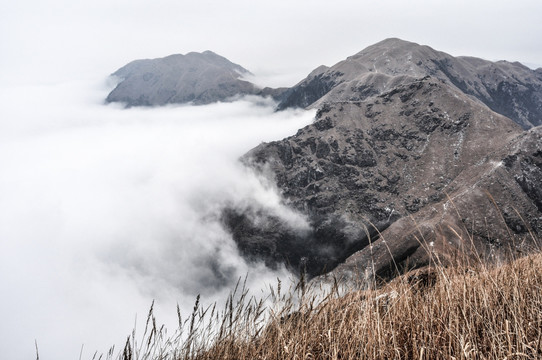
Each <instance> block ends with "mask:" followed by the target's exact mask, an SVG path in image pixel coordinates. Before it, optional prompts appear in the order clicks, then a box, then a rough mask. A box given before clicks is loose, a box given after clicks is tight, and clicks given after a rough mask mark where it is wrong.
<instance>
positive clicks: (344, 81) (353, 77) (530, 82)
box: [279, 39, 542, 129]
mask: <svg viewBox="0 0 542 360" xmlns="http://www.w3.org/2000/svg"><path fill="white" fill-rule="evenodd" d="M541 70H542V69H538V70H536V71H535V70H531V69H529V68H527V67H525V66H523V65H522V64H520V63H517V62H515V63H510V62H506V61H498V62H491V61H487V60H482V59H478V58H474V57H453V56H451V55H448V54H446V53H444V52H440V51H436V50H434V49H432V48H430V47H428V46H420V45H418V44H415V43H412V42H407V41H403V40H400V39H387V40H384V41H382V42H379V43H377V44H375V45H372V46H369V47H368V48H366V49H364V50H362V51H361V52H359V53H357V54H355V55H353V56H350V57H349V58H347V59H346V60H344V61H341V62H339V63H337V64H335V65H334V66H332V67H330V68H325V67H321V68H318V69H317V71H314V72H313V73H311V74H310V75H309V76H308V77H307V78H306V79H304V80H302V81H301V82H300V83H298V84H297V85H296V86H294V87H292V88H291V89H289V90H288V91H287V92H286V93H285V94H284V96H283V99H282V101H281V103H280V104H279V109H284V108H287V107H292V106H297V107H302V108H305V107H319V106H320V105H321V104H323V103H325V102H335V101H360V100H363V99H366V98H368V97H370V96H374V95H377V94H381V93H383V92H386V91H389V90H390V89H392V88H394V87H395V86H397V85H399V84H404V83H408V82H409V81H410V78H412V77H415V78H420V77H424V76H427V75H429V76H432V77H435V78H437V79H440V80H442V81H444V82H445V83H447V84H449V85H451V86H453V87H455V88H457V89H458V90H460V91H462V92H463V93H465V94H467V95H470V96H472V97H474V98H476V99H478V100H479V101H481V102H483V103H484V104H486V105H487V106H488V107H489V108H491V109H492V110H493V111H495V112H498V113H500V114H502V115H505V116H507V117H509V118H511V119H512V120H514V121H515V122H517V123H518V124H519V125H521V126H522V127H523V128H524V129H528V128H530V127H533V126H537V125H540V124H542V76H541Z"/></svg>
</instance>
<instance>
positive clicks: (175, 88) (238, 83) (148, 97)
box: [106, 50, 260, 107]
mask: <svg viewBox="0 0 542 360" xmlns="http://www.w3.org/2000/svg"><path fill="white" fill-rule="evenodd" d="M244 74H250V71H248V70H247V69H245V68H243V67H242V66H240V65H238V64H235V63H233V62H231V61H229V60H228V59H226V58H225V57H223V56H220V55H218V54H216V53H214V52H212V51H210V50H206V51H204V52H202V53H198V52H189V53H187V54H186V55H181V54H176V55H170V56H166V57H164V58H158V59H152V60H136V61H132V62H131V63H129V64H127V65H125V66H123V67H122V68H120V69H119V70H117V71H116V72H114V73H113V75H114V76H117V77H119V78H120V79H121V82H120V83H119V84H118V85H117V87H116V88H115V89H114V90H113V91H111V93H110V94H109V95H108V96H107V99H106V101H107V102H122V103H125V104H126V106H128V107H129V106H155V105H165V104H173V103H193V104H198V105H199V104H208V103H212V102H217V101H227V100H228V99H230V98H232V97H235V96H241V95H252V94H257V93H259V91H260V90H259V89H258V88H257V87H256V86H255V85H254V84H252V83H249V82H248V81H244V80H242V79H241V77H242V75H244Z"/></svg>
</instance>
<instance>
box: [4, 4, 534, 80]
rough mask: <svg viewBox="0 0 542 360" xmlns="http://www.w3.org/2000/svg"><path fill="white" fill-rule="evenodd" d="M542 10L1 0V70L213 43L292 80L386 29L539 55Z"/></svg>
mask: <svg viewBox="0 0 542 360" xmlns="http://www.w3.org/2000/svg"><path fill="white" fill-rule="evenodd" d="M540 14H542V3H541V2H540V1H538V0H517V1H503V0H477V1H470V0H456V1H449V0H447V1H445V0H413V1H402V0H383V1H351V0H337V1H333V2H330V1H323V0H298V1H291V0H274V1H261V0H251V1H249V0H230V1H211V0H200V1H186V0H173V1H172V0H153V1H149V0H95V1H86V2H82V1H69V0H21V1H9V0H2V2H1V5H0V36H1V38H0V54H2V56H1V57H0V66H1V67H2V72H1V74H0V77H1V78H0V79H1V80H4V81H6V80H10V81H14V80H17V81H21V80H23V79H26V80H28V79H29V80H28V81H57V80H59V79H72V80H73V77H75V76H85V75H86V76H99V75H105V74H108V73H110V72H112V71H114V70H116V69H117V68H118V67H120V66H122V65H124V64H125V63H126V62H128V61H131V60H133V59H136V58H153V57H162V56H166V55H169V54H172V53H183V54H184V53H186V52H189V51H203V50H212V51H214V52H217V53H219V54H221V55H223V56H225V57H227V58H229V59H230V60H232V61H233V62H236V63H239V64H240V65H242V66H244V67H246V68H248V69H249V70H251V71H252V72H254V73H256V74H260V75H269V74H272V73H273V72H276V73H285V71H286V70H288V73H289V74H293V75H294V76H293V77H290V78H286V79H283V81H282V82H283V83H284V84H286V85H288V84H289V83H291V82H292V81H297V80H300V79H301V77H302V76H304V75H305V74H307V73H308V72H310V71H311V70H312V69H313V68H315V67H317V66H319V65H321V64H324V65H333V64H334V63H336V62H338V61H340V60H342V59H344V58H345V57H346V56H349V55H352V54H354V53H356V52H358V51H360V50H362V49H363V48H365V47H366V46H368V45H371V44H373V43H375V42H378V41H380V40H383V39H385V38H388V37H400V38H402V39H404V40H409V41H414V42H417V43H420V44H424V45H429V46H432V47H433V48H435V49H437V50H442V51H445V52H448V53H451V54H452V55H472V56H478V57H483V58H486V59H489V60H499V59H505V60H510V61H516V60H517V61H522V62H527V63H535V64H541V63H542V49H541V48H542V47H541V46H540V34H542V22H541V21H540ZM297 77H299V79H298V78H297ZM294 78H295V80H294ZM279 82H280V81H279Z"/></svg>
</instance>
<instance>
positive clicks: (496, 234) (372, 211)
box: [225, 77, 542, 276]
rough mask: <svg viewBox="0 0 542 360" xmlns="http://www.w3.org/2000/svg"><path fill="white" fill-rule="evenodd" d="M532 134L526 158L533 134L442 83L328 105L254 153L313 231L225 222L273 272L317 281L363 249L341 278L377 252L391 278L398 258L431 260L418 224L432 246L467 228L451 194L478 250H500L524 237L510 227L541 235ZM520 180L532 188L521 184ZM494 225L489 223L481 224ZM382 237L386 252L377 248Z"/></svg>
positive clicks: (246, 220) (233, 217)
mask: <svg viewBox="0 0 542 360" xmlns="http://www.w3.org/2000/svg"><path fill="white" fill-rule="evenodd" d="M528 134H531V135H529V136H533V137H534V138H533V139H531V140H524V141H523V143H525V144H527V143H529V144H531V145H529V146H531V148H529V149H530V150H528V151H526V152H525V151H523V150H522V149H523V147H522V146H521V145H518V144H519V143H520V142H521V141H520V142H518V141H519V140H518V139H520V138H523V137H522V136H523V131H522V129H521V128H520V127H519V126H518V125H517V124H515V123H514V122H513V121H511V120H510V119H508V118H506V117H504V116H502V115H499V114H497V113H495V112H493V111H491V110H490V109H489V108H488V107H486V106H485V105H483V104H481V103H480V102H478V101H476V100H475V99H472V98H471V97H469V96H466V95H465V94H464V93H462V92H461V91H458V89H457V88H456V87H454V86H452V85H449V84H447V83H446V82H443V81H441V80H439V79H436V78H433V77H425V78H422V79H415V78H413V77H408V78H407V77H404V78H403V79H402V81H401V84H399V85H397V86H396V87H394V88H392V89H391V90H390V91H388V92H384V93H382V94H381V95H377V96H373V97H370V98H368V99H366V100H363V101H335V102H333V103H326V104H324V105H322V106H321V107H320V109H319V111H318V114H317V118H316V120H315V122H314V124H312V125H309V126H307V127H305V128H303V129H301V130H299V131H298V133H297V134H296V135H294V136H292V137H289V138H286V139H284V140H282V141H276V142H272V143H267V144H262V145H260V146H258V147H257V148H255V149H253V150H252V151H250V152H249V153H248V154H247V155H246V156H245V157H244V161H245V162H246V163H248V164H250V166H252V167H255V168H257V169H260V171H262V172H263V171H266V172H268V173H271V174H272V175H273V176H274V179H275V181H276V184H277V186H278V188H279V189H280V190H281V191H282V194H283V196H284V198H285V199H286V201H287V203H288V204H289V205H290V206H291V207H293V208H294V209H296V210H297V211H299V212H300V213H301V214H303V215H305V216H306V217H307V219H308V222H309V223H310V224H311V230H305V231H300V230H296V229H295V228H293V227H291V226H288V225H287V224H285V223H284V222H281V221H280V220H279V219H278V218H276V217H274V216H272V215H270V214H267V213H265V211H264V210H262V209H252V210H251V211H250V213H251V214H250V215H249V214H247V211H246V209H244V210H243V211H238V210H236V209H229V210H228V211H227V212H226V214H225V223H226V225H227V226H228V227H229V228H230V229H231V231H232V234H233V236H234V239H235V240H236V241H237V243H238V245H239V248H240V250H241V251H242V252H244V253H245V255H247V256H248V257H252V258H263V259H265V260H266V262H267V263H268V264H273V263H276V262H279V261H284V262H286V263H287V264H289V265H290V266H291V267H292V268H294V269H299V268H304V269H306V270H307V272H308V273H309V275H311V276H314V275H317V274H320V273H322V272H326V271H328V270H331V269H333V268H334V267H335V266H336V265H338V264H341V263H342V262H343V261H345V259H346V258H347V257H349V256H350V255H352V254H354V253H355V252H356V251H359V252H358V253H357V254H356V255H355V256H357V257H354V258H350V259H348V260H347V262H346V264H345V265H343V266H342V267H341V269H342V270H343V271H342V273H346V269H348V271H350V272H351V271H352V269H353V268H356V267H358V266H359V267H361V268H363V269H365V268H366V266H367V262H366V260H367V254H371V255H372V258H373V259H374V258H375V256H376V258H378V259H379V260H378V262H377V264H376V265H375V266H376V267H375V270H376V271H377V272H378V273H379V274H384V273H386V272H389V271H390V266H391V264H392V262H391V261H390V257H389V256H388V255H389V253H390V251H391V253H392V255H393V257H394V258H395V260H396V262H398V263H404V262H405V261H406V260H407V259H408V261H410V262H414V263H415V264H416V265H421V264H425V263H427V262H428V255H427V254H422V251H421V250H420V251H419V252H418V249H419V248H420V243H419V242H418V240H419V236H417V234H418V232H419V229H418V228H417V227H416V224H415V223H419V225H420V226H422V227H424V229H425V228H427V231H426V232H427V234H425V233H424V235H426V236H429V233H431V234H432V236H433V237H432V238H431V239H433V238H435V237H437V235H436V233H435V231H436V230H435V228H437V227H439V226H440V227H443V226H444V225H443V224H446V222H445V221H448V222H449V223H450V224H453V225H454V226H455V227H454V229H455V228H457V229H459V227H458V226H459V225H458V224H456V222H452V220H450V219H452V216H455V215H456V214H455V212H453V211H452V210H451V207H450V206H449V203H448V202H449V201H450V200H449V199H448V196H450V197H451V198H452V199H455V200H454V204H455V205H456V206H457V207H458V209H459V210H465V211H464V212H463V215H462V216H464V219H463V218H462V219H463V220H464V221H465V223H469V224H470V222H471V221H472V224H470V225H469V226H471V225H472V226H471V228H470V229H469V231H470V232H469V234H471V235H476V236H475V237H474V242H475V244H476V246H477V247H478V248H479V250H480V251H483V252H484V253H486V252H487V253H488V254H489V253H490V252H491V251H493V252H495V251H496V252H497V253H498V252H499V251H501V250H503V251H504V249H505V248H507V247H508V245H509V244H508V242H513V241H515V240H516V237H515V236H510V237H507V236H503V234H504V233H506V234H508V231H509V229H508V226H507V224H508V225H510V224H512V225H511V226H512V227H514V226H516V230H517V231H516V230H513V232H514V231H516V232H518V233H519V234H520V235H523V234H525V229H527V228H530V229H534V231H537V232H540V231H542V223H541V221H540V215H541V212H540V209H539V206H538V205H537V204H538V203H539V202H540V200H539V198H540V194H539V190H538V187H537V186H536V185H535V184H537V181H539V175H540V174H539V172H540V159H539V158H537V156H540V154H539V153H540V148H539V147H540V142H539V141H538V142H537V140H536V136H538V139H539V135H540V131H539V130H537V131H533V132H530V133H528ZM518 137H519V138H518ZM528 138H529V139H530V137H528ZM526 139H527V138H526ZM514 144H515V145H514ZM537 147H538V148H537ZM536 149H538V150H536ZM537 151H538V153H537ZM514 154H516V155H514ZM533 154H535V155H533ZM536 154H538V155H536ZM514 156H515V157H514ZM504 159H508V160H506V161H505V160H504ZM537 159H538V160H537ZM518 162H519V163H518ZM504 164H508V165H504ZM525 164H527V165H525ZM537 171H538V172H537ZM536 174H538V175H536ZM497 175H498V176H499V177H498V178H496V177H495V176H497ZM522 176H523V177H525V179H526V180H522V181H523V182H521V181H519V180H517V179H516V178H518V177H519V178H521V177H522ZM522 184H523V185H522ZM527 184H530V185H527ZM535 188H536V190H535ZM486 190H487V191H489V193H491V194H492V195H493V196H494V197H495V198H496V199H498V200H497V203H498V204H501V205H503V204H504V205H505V207H506V209H501V210H503V211H506V214H508V215H507V216H508V219H509V221H508V223H506V222H505V223H503V222H502V221H500V219H499V217H498V216H497V214H498V211H496V210H492V209H493V208H492V207H491V206H492V203H491V201H488V197H487V195H486V194H485V192H484V191H486ZM501 197H502V199H501ZM537 199H538V200H537ZM462 204H464V205H462ZM514 208H515V209H520V210H522V211H523V210H524V211H523V214H525V213H527V214H530V216H531V218H528V219H527V221H529V223H528V225H521V222H520V221H519V220H518V219H517V216H516V215H515V212H514V211H513V210H512V209H514ZM443 209H445V210H446V211H443ZM255 214H256V216H255ZM490 215H491V216H490ZM411 216H414V217H413V219H414V221H415V223H414V224H412V223H410V222H409V221H410V219H411V218H412V217H411ZM456 217H457V216H456ZM484 217H485V218H486V219H489V221H490V223H489V224H490V225H488V226H486V224H484V223H483V220H484ZM254 219H256V220H254ZM438 219H440V220H439V221H440V222H439V221H437V220H438ZM442 219H444V220H442ZM446 219H448V220H446ZM505 219H506V217H505ZM454 221H456V220H454ZM480 221H482V223H480ZM420 223H421V224H420ZM446 229H447V228H446V226H444V230H443V231H447V232H448V233H449V232H450V231H451V230H449V229H448V230H446ZM461 229H462V228H461ZM518 229H519V230H518ZM457 231H460V230H457ZM380 233H381V236H380V235H379V234H380ZM512 235H514V234H512ZM378 238H380V239H385V240H386V243H387V245H385V246H384V245H383V244H384V242H383V241H380V243H379V244H380V245H377V244H376V243H375V246H373V247H372V248H371V247H369V246H368V245H369V243H370V242H371V241H376V240H377V239H378ZM496 239H498V241H497V240H496ZM431 241H435V240H434V239H433V240H431ZM443 241H444V240H443ZM448 245H450V244H448ZM434 246H435V249H437V248H438V249H444V248H445V246H444V244H442V246H440V245H438V244H437V245H434ZM439 246H440V247H439ZM454 246H455V247H456V248H460V247H461V246H463V245H461V244H455V245H454ZM442 253H443V254H449V253H450V251H448V250H446V251H444V250H442ZM403 265H404V264H403Z"/></svg>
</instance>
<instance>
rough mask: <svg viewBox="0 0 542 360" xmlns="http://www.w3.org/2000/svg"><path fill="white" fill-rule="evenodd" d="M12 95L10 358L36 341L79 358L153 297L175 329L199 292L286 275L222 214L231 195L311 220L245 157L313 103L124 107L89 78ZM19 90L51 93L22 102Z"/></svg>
mask: <svg viewBox="0 0 542 360" xmlns="http://www.w3.org/2000/svg"><path fill="white" fill-rule="evenodd" d="M89 88H90V89H92V88H94V89H95V91H93V92H90V93H89V92H88V91H87V89H89ZM1 91H2V95H5V96H4V97H3V98H4V99H8V101H6V104H5V106H4V107H3V110H2V113H3V114H2V116H1V118H2V120H0V133H1V134H2V135H0V169H2V177H1V178H0V218H1V219H2V222H1V224H0V239H1V243H0V267H1V274H2V276H1V277H0V285H1V286H2V289H3V294H5V296H2V300H0V306H1V307H2V308H3V309H8V311H7V312H6V314H5V315H4V316H3V322H4V324H9V326H3V327H2V330H0V339H2V340H0V341H1V342H2V343H3V344H2V348H3V352H4V354H5V355H6V356H8V357H9V358H10V359H19V358H20V359H23V358H28V357H30V356H35V355H34V354H33V352H34V340H37V342H38V345H39V349H40V356H42V357H43V358H55V359H63V358H65V359H68V358H69V359H72V358H74V357H77V356H78V354H79V351H80V348H81V345H82V344H85V349H86V351H87V352H93V351H94V350H99V351H104V352H105V351H107V347H108V346H110V345H113V344H117V346H120V345H121V344H122V342H123V341H124V340H125V336H126V335H127V334H129V332H130V331H131V328H132V326H133V322H134V318H135V316H136V314H139V315H140V318H142V317H143V316H144V315H145V312H146V311H147V310H148V306H149V305H150V303H151V302H152V300H153V299H156V310H157V311H158V314H159V315H160V313H162V315H163V316H162V317H163V319H164V320H165V321H164V322H165V323H166V324H167V322H168V319H171V323H172V324H175V305H176V303H179V305H180V306H181V308H182V309H187V311H189V310H188V309H190V307H191V306H192V305H193V301H194V299H195V297H196V296H197V295H198V294H201V295H202V298H203V299H204V300H205V299H206V300H207V301H214V300H217V299H220V298H224V297H225V296H226V295H227V293H228V292H229V291H230V290H231V287H232V286H233V285H234V284H235V282H236V281H237V279H238V278H239V277H244V276H245V275H246V274H248V276H249V278H248V279H249V286H250V287H253V288H254V289H256V290H258V291H259V290H260V289H261V288H262V286H264V284H265V282H266V281H269V282H272V281H274V280H276V278H277V276H279V277H285V276H287V273H286V271H285V270H284V269H281V270H278V271H271V270H269V269H266V268H265V267H263V266H262V265H258V264H248V263H247V262H245V261H244V260H243V259H242V258H241V257H240V256H239V254H238V252H237V249H236V247H235V244H234V242H233V241H232V239H231V236H230V235H229V234H228V233H227V232H226V231H225V230H224V229H223V228H222V226H221V222H220V216H219V215H220V209H221V208H222V206H223V205H224V204H231V203H234V204H235V203H239V204H240V205H239V206H243V204H245V203H257V204H260V205H261V206H265V207H268V208H269V209H271V210H272V211H274V212H276V213H284V216H285V217H288V219H294V220H296V219H297V220H298V221H299V222H300V224H301V225H300V226H302V225H303V221H302V218H296V214H294V213H292V212H291V210H288V209H287V208H285V207H283V205H281V202H280V196H279V195H278V193H277V192H276V190H275V189H274V188H273V186H272V185H270V184H267V185H266V183H265V182H262V181H259V180H258V178H257V177H256V176H255V175H254V174H252V173H251V172H250V171H248V170H247V169H245V168H243V167H242V166H241V165H240V163H239V162H238V161H237V159H238V158H239V156H241V155H242V154H243V153H244V152H246V151H248V150H249V149H250V148H252V147H254V146H256V145H258V144H259V143H260V142H261V141H270V140H274V139H280V138H282V137H284V136H287V135H289V134H291V133H294V132H295V131H296V130H297V129H299V128H300V127H302V126H304V125H306V124H308V123H310V122H311V121H312V119H313V116H314V114H313V113H312V112H306V111H288V112H281V113H274V112H273V108H272V103H270V102H267V101H262V100H261V99H257V100H255V99H242V100H239V101H236V102H234V103H227V104H212V105H208V106H204V107H192V106H172V107H164V108H155V109H141V108H132V109H122V108H121V107H120V106H117V105H109V106H105V105H103V104H102V103H101V99H103V95H104V89H102V88H100V87H97V86H96V87H91V86H88V84H85V83H79V84H61V85H50V86H39V87H32V88H29V87H26V88H19V89H2V90H1ZM18 91H19V92H20V93H17V92H18ZM22 93H25V94H27V95H30V96H31V98H35V99H40V100H39V101H37V102H35V103H34V104H33V105H32V106H29V105H28V104H25V103H20V102H18V101H19V100H20V99H22V98H23V97H22V96H21V94H22ZM26 98H28V96H26ZM9 100H11V101H9ZM294 220H291V221H294Z"/></svg>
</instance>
